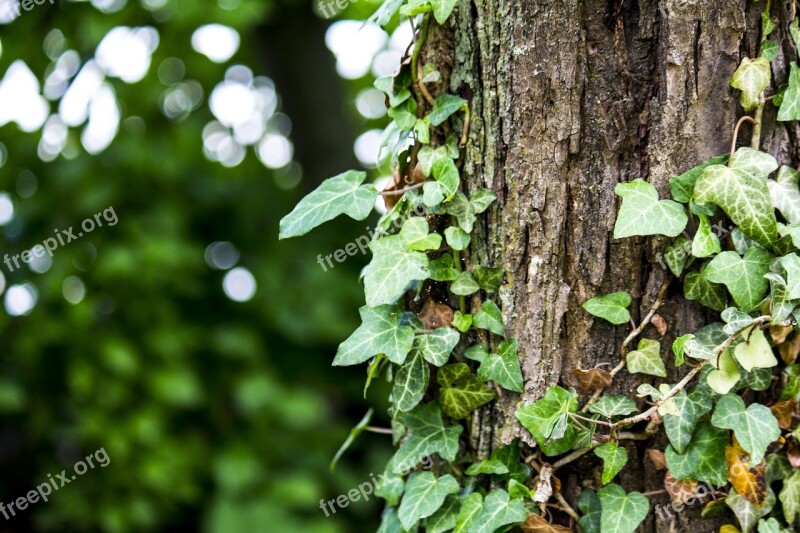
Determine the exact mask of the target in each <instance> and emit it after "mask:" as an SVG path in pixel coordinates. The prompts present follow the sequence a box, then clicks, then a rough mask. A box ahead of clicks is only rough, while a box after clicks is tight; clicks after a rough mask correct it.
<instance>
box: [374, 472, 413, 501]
mask: <svg viewBox="0 0 800 533" xmlns="http://www.w3.org/2000/svg"><path fill="white" fill-rule="evenodd" d="M405 490H406V483H405V481H403V476H398V475H391V476H389V475H386V474H384V477H383V481H381V482H380V484H379V485H378V486H377V487H375V496H377V497H378V498H383V499H384V500H386V504H387V505H397V502H399V501H400V496H402V495H403V492H404V491H405Z"/></svg>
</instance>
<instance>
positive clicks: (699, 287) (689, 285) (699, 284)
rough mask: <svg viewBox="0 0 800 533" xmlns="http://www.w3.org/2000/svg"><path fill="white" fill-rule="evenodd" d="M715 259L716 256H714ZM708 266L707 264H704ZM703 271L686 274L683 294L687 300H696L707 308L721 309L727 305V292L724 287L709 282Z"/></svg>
mask: <svg viewBox="0 0 800 533" xmlns="http://www.w3.org/2000/svg"><path fill="white" fill-rule="evenodd" d="M715 259H716V258H715ZM706 267H708V265H706ZM704 273H705V271H704V270H702V271H700V272H699V273H698V272H691V273H689V274H686V278H685V280H684V282H683V295H684V296H685V297H686V299H687V300H696V301H698V302H700V303H701V304H703V305H705V306H706V307H708V308H709V309H714V310H715V311H723V310H725V308H727V307H728V294H727V292H726V291H725V287H724V286H722V285H718V284H716V283H711V282H710V281H709V280H708V279H707V278H706V277H705V275H704Z"/></svg>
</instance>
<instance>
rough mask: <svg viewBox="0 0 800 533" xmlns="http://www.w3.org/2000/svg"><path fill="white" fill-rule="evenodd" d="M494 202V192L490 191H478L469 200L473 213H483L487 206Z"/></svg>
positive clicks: (495, 197)
mask: <svg viewBox="0 0 800 533" xmlns="http://www.w3.org/2000/svg"><path fill="white" fill-rule="evenodd" d="M495 200H497V195H496V194H495V193H494V191H492V190H490V189H478V190H476V191H475V192H474V193H472V196H471V197H470V199H469V203H470V205H471V206H472V209H474V210H475V213H478V214H480V213H483V212H484V211H486V210H487V209H489V206H490V205H492V204H493V203H494V202H495Z"/></svg>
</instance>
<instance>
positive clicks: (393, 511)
mask: <svg viewBox="0 0 800 533" xmlns="http://www.w3.org/2000/svg"><path fill="white" fill-rule="evenodd" d="M376 533H403V524H401V523H400V519H399V518H397V508H395V507H389V506H387V507H386V508H385V509H384V510H383V512H382V513H381V525H380V526H379V527H378V531H377V532H376Z"/></svg>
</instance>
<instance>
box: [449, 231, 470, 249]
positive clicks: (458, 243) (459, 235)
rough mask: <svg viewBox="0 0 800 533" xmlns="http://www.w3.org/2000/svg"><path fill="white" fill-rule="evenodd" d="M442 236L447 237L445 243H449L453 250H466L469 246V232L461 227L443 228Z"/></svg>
mask: <svg viewBox="0 0 800 533" xmlns="http://www.w3.org/2000/svg"><path fill="white" fill-rule="evenodd" d="M444 236H445V239H447V244H448V245H450V247H451V248H452V249H453V250H459V251H460V250H466V249H467V246H469V241H470V237H469V233H467V232H466V231H464V230H463V229H461V228H457V227H455V226H450V227H449V228H447V229H446V230H444Z"/></svg>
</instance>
